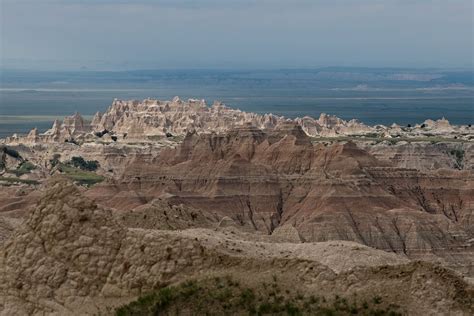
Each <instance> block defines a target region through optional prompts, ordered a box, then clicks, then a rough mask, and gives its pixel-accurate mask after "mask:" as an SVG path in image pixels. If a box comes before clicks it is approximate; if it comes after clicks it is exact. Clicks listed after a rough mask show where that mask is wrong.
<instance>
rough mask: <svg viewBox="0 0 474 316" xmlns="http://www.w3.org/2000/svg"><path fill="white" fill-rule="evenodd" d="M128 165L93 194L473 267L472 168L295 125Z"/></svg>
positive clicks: (197, 140) (235, 133)
mask: <svg viewBox="0 0 474 316" xmlns="http://www.w3.org/2000/svg"><path fill="white" fill-rule="evenodd" d="M125 169H126V171H125V173H124V175H123V176H122V179H121V180H119V181H114V182H112V183H107V184H102V185H98V186H96V187H94V188H92V189H91V190H90V191H89V192H88V195H89V196H91V197H93V198H95V199H96V200H98V201H99V200H102V202H101V203H104V204H105V205H108V206H110V207H114V208H119V209H120V208H122V207H121V206H125V208H134V207H138V206H140V205H143V204H144V203H148V201H151V200H153V199H155V198H165V199H166V200H168V201H170V203H172V204H184V205H188V206H190V207H194V208H196V209H201V210H206V211H208V212H216V213H217V214H219V215H220V216H222V217H224V216H227V217H229V218H230V219H231V220H232V221H233V222H234V223H235V225H237V226H239V227H240V228H241V229H243V230H245V231H251V232H260V233H263V234H272V233H273V232H274V231H275V230H276V228H278V227H282V226H288V225H290V226H292V227H293V228H295V229H296V231H297V236H298V238H299V239H300V240H301V241H326V240H350V241H356V242H359V243H361V244H365V245H368V246H371V247H374V248H378V249H383V250H386V251H391V252H396V253H400V254H403V255H406V256H408V257H410V258H430V260H435V261H440V262H442V263H443V264H445V265H447V266H449V267H453V268H456V269H458V270H460V271H462V272H464V273H467V274H468V275H471V276H472V275H473V273H474V267H473V265H472V262H473V260H474V256H473V254H474V253H473V245H472V239H473V237H474V231H473V230H472V227H473V225H472V219H473V211H474V208H473V205H474V204H473V202H474V200H473V198H474V182H473V173H472V170H470V171H469V170H464V171H463V170H457V169H446V170H426V171H420V170H416V169H408V168H404V167H397V166H394V165H393V164H391V163H390V162H389V161H383V160H379V159H377V158H376V157H375V156H373V155H371V154H370V153H368V152H367V151H365V150H363V149H361V148H359V147H357V145H356V144H354V143H350V142H349V143H345V144H344V143H336V144H333V145H330V146H324V145H323V144H321V143H317V144H313V143H312V142H311V141H310V139H309V137H308V136H306V134H305V133H304V132H303V131H302V129H301V127H300V126H298V125H295V124H293V123H291V124H287V126H286V127H283V126H280V129H278V131H273V132H271V133H266V132H264V131H262V130H260V129H257V128H255V127H251V126H245V127H241V128H239V129H235V130H232V131H230V132H228V133H226V134H204V135H197V134H195V133H189V134H188V135H187V136H186V137H185V139H184V141H183V142H182V144H181V145H179V146H178V147H177V148H170V149H163V150H162V151H161V152H160V154H159V155H158V156H157V157H156V158H154V159H152V160H150V161H144V160H143V159H140V158H138V157H137V159H136V160H133V161H131V163H130V165H129V166H127V168H125ZM95 192H97V193H95ZM132 192H133V194H131V193H132Z"/></svg>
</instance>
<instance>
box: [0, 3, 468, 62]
mask: <svg viewBox="0 0 474 316" xmlns="http://www.w3.org/2000/svg"><path fill="white" fill-rule="evenodd" d="M0 3H1V6H0V10H1V12H0V14H1V16H0V19H1V21H0V28H1V29H0V31H1V43H0V54H1V59H0V62H1V64H0V66H1V67H3V68H34V69H80V68H84V69H109V70H110V69H112V70H113V69H146V68H154V69H157V68H170V69H171V68H306V67H308V68H310V67H322V66H364V67H439V68H472V67H473V56H474V52H473V45H474V38H473V19H474V8H473V7H474V0H449V1H448V0H287V1H284V0H201V1H191V0H135V1H133V0H130V1H125V0H0Z"/></svg>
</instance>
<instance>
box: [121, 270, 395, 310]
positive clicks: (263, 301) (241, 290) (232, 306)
mask: <svg viewBox="0 0 474 316" xmlns="http://www.w3.org/2000/svg"><path fill="white" fill-rule="evenodd" d="M115 313H116V315H117V316H128V315H393V316H394V315H401V313H400V311H399V308H398V307H397V306H394V305H387V304H385V303H384V302H383V301H382V298H380V297H378V296H376V297H373V298H372V299H370V300H361V301H358V300H356V299H355V298H354V299H352V300H348V299H345V298H341V297H338V296H336V297H333V298H331V299H327V298H324V297H316V296H312V295H310V296H308V295H304V294H302V293H300V292H298V291H295V289H289V288H285V287H282V286H281V285H279V284H278V282H277V280H276V277H275V278H274V280H273V282H272V283H270V284H265V283H262V284H261V285H259V286H255V287H247V286H243V285H241V284H240V283H239V282H237V281H234V280H233V279H232V278H230V277H225V278H218V277H217V278H213V279H208V280H203V281H188V282H185V283H182V284H180V285H177V286H168V287H164V288H162V289H160V290H158V291H156V292H154V293H151V294H148V295H145V296H141V297H140V298H138V299H137V300H136V301H134V302H132V303H130V304H128V305H124V306H122V307H120V308H118V309H117V310H116V311H115Z"/></svg>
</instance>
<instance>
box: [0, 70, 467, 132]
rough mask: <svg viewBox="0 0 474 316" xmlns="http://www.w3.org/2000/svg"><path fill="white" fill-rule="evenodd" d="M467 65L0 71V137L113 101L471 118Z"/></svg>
mask: <svg viewBox="0 0 474 316" xmlns="http://www.w3.org/2000/svg"><path fill="white" fill-rule="evenodd" d="M473 74H474V72H473V71H471V70H436V69H422V70H420V69H393V68H386V69H385V68H339V67H331V68H321V69H310V70H308V69H291V70H284V69H283V70H141V71H120V72H97V71H87V70H82V71H68V72H65V71H62V72H45V71H42V72H39V71H26V70H3V71H2V77H1V78H0V138H1V137H5V136H9V135H11V134H13V133H26V132H28V131H29V130H30V129H31V128H34V127H37V128H38V129H39V130H40V131H44V130H46V129H47V128H49V127H50V126H51V124H52V122H53V121H54V119H60V118H62V117H64V116H65V115H71V114H73V113H74V112H76V111H77V112H80V113H81V114H83V115H84V116H86V118H88V119H90V118H91V116H92V115H93V114H94V113H95V112H97V111H105V110H106V109H107V107H108V106H109V105H110V104H111V102H112V101H113V99H114V98H119V99H145V98H157V99H171V98H173V97H174V96H179V97H181V98H183V99H186V98H198V99H205V100H206V101H207V102H208V104H212V102H213V101H214V100H220V101H222V102H224V103H225V104H227V105H228V106H230V107H233V108H239V109H241V110H244V111H251V112H257V113H274V114H277V115H283V116H286V117H291V118H294V117H298V116H300V117H301V116H305V115H309V116H314V117H318V116H319V114H320V113H322V112H324V113H328V114H334V115H337V116H339V117H341V118H343V119H347V120H348V119H352V118H356V119H359V120H361V121H362V122H364V123H366V124H371V125H374V124H384V125H390V124H392V123H394V122H396V123H398V124H401V125H406V124H416V123H421V122H423V121H424V120H425V119H428V118H431V119H438V118H441V117H446V118H447V119H448V120H449V121H450V122H451V123H453V124H472V123H474V79H473V78H474V76H473Z"/></svg>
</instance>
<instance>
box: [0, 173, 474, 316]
mask: <svg viewBox="0 0 474 316" xmlns="http://www.w3.org/2000/svg"><path fill="white" fill-rule="evenodd" d="M248 238H249V236H248V235H243V236H240V234H239V233H235V232H232V231H226V230H223V231H222V230H218V231H215V230H209V229H204V228H200V229H198V228H196V229H191V230H182V231H173V230H171V231H170V230H161V229H136V228H127V227H126V226H124V225H123V224H121V223H120V220H119V219H117V218H116V217H115V216H114V215H113V214H112V213H111V212H110V211H107V210H104V209H102V208H100V207H98V206H97V205H96V204H95V203H94V202H92V201H91V200H89V199H87V198H84V197H83V196H82V194H81V193H80V192H79V190H78V189H77V188H76V187H75V186H74V185H72V184H69V183H67V182H65V181H64V180H54V181H52V183H50V188H49V189H48V190H47V191H46V193H45V194H44V196H43V197H42V198H41V199H40V201H39V203H38V206H37V207H36V208H35V210H34V211H33V212H32V213H31V214H30V215H29V216H28V219H27V220H26V221H25V222H24V223H23V224H22V225H21V226H20V227H19V228H18V229H17V230H16V231H15V232H14V233H13V235H12V236H11V237H10V239H9V240H7V241H6V242H5V243H4V244H3V246H2V248H1V252H0V254H1V255H0V280H1V282H0V294H1V295H0V311H1V313H2V314H5V315H7V314H8V315H11V314H16V315H31V314H44V313H48V314H50V313H53V314H58V315H67V314H93V313H98V312H102V313H104V312H105V313H110V312H111V309H110V308H112V307H114V306H119V305H122V304H124V303H126V302H128V301H131V300H133V299H134V298H136V297H137V296H139V295H143V294H145V293H153V292H154V291H157V290H159V289H160V288H162V287H164V286H166V285H172V284H180V282H182V281H185V280H196V282H198V283H196V284H197V285H198V286H203V287H206V289H208V290H209V291H212V289H213V288H214V287H213V286H209V287H207V286H206V285H205V284H209V282H215V281H212V280H220V279H221V278H225V279H226V280H227V279H230V280H233V281H232V282H235V284H234V283H231V284H228V283H227V284H223V285H222V286H224V287H229V289H228V290H227V291H226V292H225V295H227V298H226V297H224V298H223V299H224V300H228V301H229V304H234V305H232V306H233V307H232V308H235V309H236V310H237V311H238V310H246V309H247V308H248V306H247V305H244V304H245V302H242V303H239V304H237V303H235V302H234V303H230V302H231V299H232V298H233V297H236V298H237V296H241V295H242V293H241V290H242V289H243V290H245V289H246V288H249V289H250V291H258V296H259V297H262V299H263V300H264V301H268V302H273V300H272V299H271V298H270V297H269V296H271V295H272V294H271V293H270V291H267V290H265V291H264V290H262V288H264V287H265V285H264V284H268V286H272V287H274V288H275V291H278V292H279V291H285V289H291V290H289V291H288V292H285V294H283V296H285V297H288V298H291V297H292V295H298V297H301V300H307V301H308V302H309V301H311V300H315V299H316V297H318V300H319V299H321V300H322V299H323V297H324V302H330V304H332V305H331V306H333V305H334V304H336V305H337V304H343V303H338V302H337V301H338V300H339V299H340V298H344V299H345V300H346V301H347V302H353V301H354V300H357V301H358V302H361V303H360V304H361V305H360V307H358V308H364V307H363V306H365V305H367V306H366V307H365V308H369V307H370V308H380V309H382V310H392V309H394V310H397V311H399V312H409V313H414V314H427V313H448V311H449V312H450V313H455V314H459V315H462V314H465V315H468V314H469V313H471V312H472V297H473V288H472V286H471V285H469V284H467V283H466V282H465V281H463V280H462V279H461V278H460V277H459V276H457V275H456V274H454V273H452V272H450V271H449V270H446V269H444V268H440V267H437V266H434V265H432V264H427V263H418V262H409V261H407V259H404V258H402V257H399V256H397V255H395V254H389V253H386V252H383V251H380V250H375V249H371V248H368V247H366V246H362V245H357V244H355V243H348V242H328V243H314V244H313V243H309V244H304V245H295V244H292V243H281V242H279V243H275V241H271V240H266V241H257V242H255V241H248V240H246V239H248ZM360 252H362V253H364V255H362V256H358V255H357V254H358V253H360ZM326 253H327V254H328V255H327V256H326V255H324V254H326ZM341 262H346V263H347V262H351V263H350V264H345V265H341ZM331 267H334V268H331ZM294 280H298V282H297V283H295V282H294ZM218 282H220V281H218ZM187 284H188V285H185V287H186V286H189V283H187ZM426 284H430V285H429V286H426ZM237 285H238V286H237ZM222 286H221V287H220V288H222ZM240 287H242V289H240ZM236 288H238V289H236ZM252 289H253V290H252ZM277 289H278V290H277ZM196 294H197V292H192V291H191V292H188V294H186V295H188V296H187V297H188V298H190V299H193V300H194V299H199V298H196V297H195V295H196ZM201 294H203V293H202V291H201ZM201 294H200V295H201ZM157 295H164V294H163V292H160V294H157ZM203 295H205V294H203ZM249 295H250V294H249ZM336 295H337V297H338V298H336ZM312 297H313V298H312ZM152 298H153V296H152ZM169 299H170V300H179V299H180V297H175V296H171V297H169ZM204 299H205V298H204ZM150 300H151V301H153V299H150ZM142 302H143V301H142ZM363 302H370V306H369V305H368V304H369V303H366V304H365V305H364V304H363ZM313 303H314V302H313ZM327 304H329V303H327ZM344 304H345V303H344ZM351 304H352V303H351ZM374 304H375V307H374ZM260 305H261V304H260ZM260 305H258V306H257V307H256V308H277V307H275V306H273V307H271V306H270V307H260ZM171 306H173V305H171ZM298 306H299V305H296V306H295V308H297V307H298ZM318 306H319V305H318ZM324 306H326V303H324V304H323V305H321V306H320V307H316V306H314V308H323V307H324ZM290 307H291V306H290ZM186 308H189V306H188V307H186V306H184V309H186ZM278 308H280V307H278ZM122 311H123V309H122Z"/></svg>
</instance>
